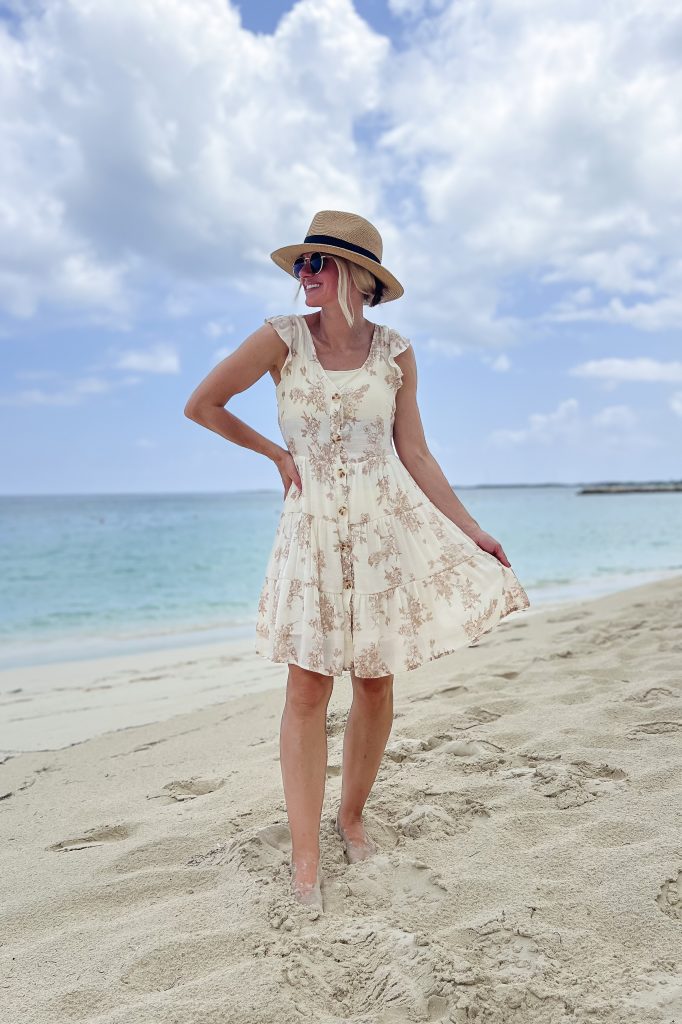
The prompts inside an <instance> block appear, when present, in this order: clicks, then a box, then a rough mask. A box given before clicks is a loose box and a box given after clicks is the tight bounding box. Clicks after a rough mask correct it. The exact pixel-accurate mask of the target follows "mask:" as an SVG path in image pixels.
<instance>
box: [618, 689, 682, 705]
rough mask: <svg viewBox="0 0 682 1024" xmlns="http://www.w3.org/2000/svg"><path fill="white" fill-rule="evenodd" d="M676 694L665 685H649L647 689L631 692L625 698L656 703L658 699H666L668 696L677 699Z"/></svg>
mask: <svg viewBox="0 0 682 1024" xmlns="http://www.w3.org/2000/svg"><path fill="white" fill-rule="evenodd" d="M678 696H679V694H677V693H675V692H674V691H673V690H670V689H669V688H668V687H667V686H651V687H649V689H648V690H640V691H639V693H631V694H630V696H629V697H626V698H625V700H631V701H634V702H635V703H636V704H658V702H659V701H661V700H667V698H668V697H674V698H676V699H677V697H678Z"/></svg>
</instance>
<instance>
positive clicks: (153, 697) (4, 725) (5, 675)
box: [0, 571, 682, 757]
mask: <svg viewBox="0 0 682 1024" xmlns="http://www.w3.org/2000/svg"><path fill="white" fill-rule="evenodd" d="M669 580H672V581H675V580H678V581H681V582H682V574H679V573H673V572H672V571H671V573H669V574H667V575H666V576H659V575H656V576H655V578H654V579H653V580H650V581H648V582H647V583H638V584H633V585H632V586H628V587H622V588H620V589H618V590H615V591H611V590H608V591H607V592H606V593H605V594H598V595H596V596H592V597H590V598H586V597H584V596H581V597H574V598H573V599H571V600H560V601H547V602H541V603H536V604H535V605H531V607H530V608H526V609H523V610H521V611H517V612H514V613H512V615H510V616H509V617H508V619H504V620H502V622H501V623H500V624H499V625H498V627H497V631H501V630H504V629H506V628H509V627H511V626H513V625H514V624H515V623H518V622H522V621H524V620H525V621H528V620H532V619H535V618H536V617H541V618H542V617H543V616H544V617H545V618H547V617H548V616H549V617H551V616H552V615H553V614H556V615H562V614H563V613H566V614H567V615H569V616H570V615H571V614H572V613H574V612H578V611H579V610H580V609H582V608H584V607H591V606H594V605H598V604H599V602H601V601H608V600H609V598H616V599H617V598H618V597H619V596H623V597H624V599H625V600H627V595H628V594H630V593H631V592H632V591H633V590H635V591H636V590H639V589H642V588H647V587H655V586H656V585H657V584H662V583H664V582H665V581H669ZM494 633H495V631H493V633H491V634H487V635H485V636H484V638H483V639H485V642H486V643H489V642H493V641H494V639H495V637H494ZM481 642H482V641H479V643H478V644H475V645H474V647H476V646H480V643H481ZM467 650H469V648H466V647H465V648H462V649H460V651H457V652H455V653H454V654H452V655H446V656H445V657H444V658H442V659H437V660H438V661H442V662H450V663H451V664H452V667H453V668H456V660H457V658H458V656H459V657H460V659H461V657H462V654H463V653H464V652H465V651H467ZM430 664H431V663H428V662H427V663H426V665H424V666H422V667H421V668H420V669H419V670H417V671H419V672H423V671H425V670H426V671H428V670H429V669H428V666H429V665H430ZM448 667H449V666H448ZM413 675H414V673H411V672H410V673H402V674H397V675H396V685H399V684H400V682H401V681H402V683H403V685H405V680H407V685H409V681H410V677H411V676H413ZM346 680H347V681H348V682H349V683H350V675H349V673H348V672H344V673H343V675H342V676H339V677H335V681H336V682H342V681H346ZM285 686H286V666H285V665H283V664H276V663H274V662H272V663H271V662H268V661H267V660H266V659H264V658H262V657H261V656H259V655H258V654H256V652H255V651H254V650H253V639H252V637H251V636H248V637H247V638H242V639H239V640H231V641H228V642H225V641H222V642H212V643H206V642H204V643H196V644H188V645H184V646H179V647H175V646H173V647H165V648H153V649H151V650H147V651H141V652H135V653H123V654H116V655H110V656H108V657H96V658H82V659H76V660H66V661H58V662H53V663H46V664H43V665H38V666H34V665H29V666H20V667H17V668H9V669H2V670H0V708H1V709H2V715H1V716H0V757H3V756H10V757H15V756H19V755H21V754H22V753H25V752H29V751H36V752H37V751H43V752H49V751H57V750H61V749H65V748H68V747H70V746H74V745H76V744H79V743H84V742H87V741H88V740H90V739H94V738H96V737H98V736H102V735H106V734H108V733H111V732H120V731H121V730H125V729H129V728H138V727H142V726H146V725H154V724H160V723H163V722H167V721H169V720H171V719H173V718H175V717H177V716H178V715H184V714H189V713H191V712H193V711H201V710H204V709H206V708H210V707H213V706H220V705H222V704H224V703H226V702H231V701H235V700H238V699H240V698H243V697H248V696H249V695H254V694H260V693H262V692H265V691H271V690H273V691H278V690H283V689H284V688H285Z"/></svg>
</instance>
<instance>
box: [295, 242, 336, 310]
mask: <svg viewBox="0 0 682 1024" xmlns="http://www.w3.org/2000/svg"><path fill="white" fill-rule="evenodd" d="M314 252H315V250H314V249H307V250H306V251H305V252H302V253H301V256H312V254H313V253H314ZM299 280H300V282H301V284H302V286H303V289H304V291H305V301H306V304H307V305H308V306H324V305H326V304H327V303H328V302H336V301H337V288H338V282H339V270H338V267H337V266H336V263H334V260H333V259H332V258H331V257H330V256H327V257H326V259H325V261H324V266H323V267H322V270H321V271H320V272H319V274H311V272H310V264H309V263H306V264H305V265H304V267H303V270H302V271H301V274H300V278H299Z"/></svg>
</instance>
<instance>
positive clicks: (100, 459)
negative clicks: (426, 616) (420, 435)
mask: <svg viewBox="0 0 682 1024" xmlns="http://www.w3.org/2000/svg"><path fill="white" fill-rule="evenodd" d="M0 95H1V96H2V103H1V106H0V153H1V154H2V157H1V158H0V435H1V436H2V441H3V443H2V453H1V455H0V493H1V494H4V495H9V494H68V493H121V492H196V491H213V492H215V491H238V490H251V489H275V490H281V480H280V477H279V473H278V471H277V469H276V467H275V466H274V465H273V463H272V462H270V461H269V460H268V459H267V458H265V457H264V456H262V455H258V454H256V453H254V452H252V451H250V450H248V449H244V448H239V447H238V446H236V445H234V444H232V443H230V442H228V441H226V440H225V439H224V438H222V437H220V436H219V435H217V434H215V433H213V432H211V431H209V430H207V429H205V428H203V427H201V426H199V425H198V424H197V423H195V422H193V421H191V420H189V419H187V417H185V416H184V413H183V410H184V405H185V402H186V400H187V398H188V397H189V395H190V394H191V392H192V391H193V390H194V388H195V387H196V385H197V384H198V383H199V382H200V381H201V380H202V379H203V378H204V377H205V376H206V374H207V373H208V372H209V371H210V370H211V369H212V367H213V366H215V365H216V363H218V362H219V361H220V360H221V359H223V358H224V357H225V356H226V355H228V354H229V353H230V352H231V351H233V350H234V349H235V348H236V347H237V346H238V345H239V344H241V342H242V341H243V340H244V339H245V338H246V337H247V336H248V335H249V334H250V333H251V332H252V331H254V330H255V329H256V328H257V327H258V326H260V325H261V324H262V322H263V320H264V318H265V317H267V316H270V315H273V314H278V313H291V312H297V313H304V312H307V311H309V310H310V309H311V308H314V307H309V306H306V303H305V299H304V298H303V297H302V296H300V297H299V298H298V299H295V298H294V295H295V291H296V283H295V282H294V280H293V278H291V277H289V276H288V275H287V274H285V273H283V272H282V271H281V270H280V269H279V268H278V267H277V266H276V265H275V264H274V262H273V261H272V260H271V259H270V255H269V254H270V252H271V251H272V250H273V249H275V248H277V247H278V246H281V245H288V244H292V243H296V242H299V241H302V240H303V238H304V236H305V233H306V231H307V228H308V225H309V224H310V221H311V220H312V218H313V216H314V214H315V212H316V211H318V210H323V209H336V210H350V211H353V212H356V213H359V214H361V215H362V216H364V217H366V218H368V219H369V220H370V221H371V222H372V223H373V224H375V225H376V226H377V228H378V229H379V231H380V232H381V235H382V238H383V244H384V254H383V262H384V264H385V265H386V266H387V267H388V268H389V269H390V270H391V272H392V273H393V274H395V276H396V277H397V278H398V279H399V280H400V281H401V282H402V284H403V286H404V288H405V294H404V295H403V297H402V298H401V299H399V300H397V301H396V302H391V303H387V304H386V305H385V306H384V305H381V306H379V307H375V308H373V309H369V308H367V307H366V309H365V312H366V316H367V319H370V320H375V321H377V322H379V323H385V324H388V325H390V326H392V327H394V328H396V329H397V330H399V331H400V332H401V334H403V335H404V336H405V337H406V338H408V339H409V340H410V341H411V342H412V345H413V349H414V352H415V357H416V361H417V370H418V391H417V399H418V403H419V408H420V412H421V417H422V421H423V423H424V428H425V433H426V439H427V443H428V445H429V448H430V451H431V452H432V454H433V455H434V456H435V458H436V459H437V460H438V462H439V464H440V466H441V467H442V469H443V471H444V473H445V475H446V477H447V478H448V480H449V481H450V482H451V483H452V484H453V486H455V487H456V486H457V485H462V486H468V485H476V484H495V483H503V484H504V483H544V482H556V483H575V482H596V481H605V480H651V479H662V480H670V479H680V478H682V459H681V456H680V453H681V452H682V352H681V346H680V328H681V326H682V242H681V239H682V173H680V168H681V167H682V2H681V0H630V2H629V3H628V4H627V5H624V4H621V3H618V2H616V0H603V2H602V3H599V4H595V3H594V2H593V0H590V2H587V0H567V2H565V3H556V2H551V3H550V2H548V0H455V2H452V0H362V2H361V0H298V2H295V3H292V2H284V0H282V2H276V0H271V2H259V0H250V2H248V3H247V2H243V3H240V4H236V3H231V2H228V0H97V3H94V4H93V3H92V2H91V0H50V2H49V4H44V3H40V2H35V0H10V2H4V3H3V2H2V0H0ZM228 408H229V410H230V411H231V412H233V413H235V415H237V416H239V417H240V418H241V419H243V420H245V421H246V422H247V423H248V424H249V425H250V426H252V427H254V428H255V429H256V430H258V431H259V432H260V433H262V434H264V435H265V436H266V437H268V438H270V439H271V440H274V441H276V442H277V443H278V444H282V443H283V440H282V437H281V434H280V433H279V428H278V426H277V410H276V404H275V394H274V386H273V382H272V379H271V378H270V376H269V374H266V375H265V377H263V378H261V379H260V380H259V381H258V382H257V383H256V384H255V385H254V386H253V387H252V388H250V389H249V390H248V391H247V392H244V393H242V394H240V395H237V396H235V398H234V399H232V400H231V401H230V403H229V405H228Z"/></svg>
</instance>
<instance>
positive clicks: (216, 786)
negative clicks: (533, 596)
mask: <svg viewBox="0 0 682 1024" xmlns="http://www.w3.org/2000/svg"><path fill="white" fill-rule="evenodd" d="M681 608H682V577H675V578H672V579H667V580H664V581H659V582H657V583H650V584H647V585H646V586H642V587H637V588H633V589H630V590H627V591H622V592H620V593H618V594H612V595H610V596H608V597H601V598H599V599H597V600H595V601H589V602H579V603H575V604H572V605H567V606H565V607H563V608H561V609H551V610H548V611H546V612H543V613H541V614H536V615H528V614H524V613H516V614H515V615H513V616H512V617H511V618H510V619H508V620H504V621H503V622H502V624H501V625H500V626H499V627H498V629H497V630H495V631H494V632H493V633H491V634H489V635H487V636H485V637H483V638H482V639H481V640H480V641H479V642H478V643H477V644H476V645H474V646H473V647H471V648H468V649H465V650H463V651H460V652H458V653H457V654H454V655H450V656H448V657H445V658H442V659H439V660H437V661H435V662H432V663H430V664H429V665H427V666H425V667H424V668H422V669H419V670H417V671H414V672H409V673H402V674H399V675H397V676H396V680H395V686H394V693H395V723H394V726H393V732H392V735H391V737H390V739H389V743H388V747H387V750H386V754H385V757H384V759H383V762H382V766H381V768H380V771H379V775H378V778H377V781H376V784H375V786H374V789H373V791H372V794H371V796H370V799H369V801H368V805H367V808H366V812H365V817H366V822H367V826H368V830H369V831H370V833H371V834H372V835H373V837H374V838H375V839H376V840H377V842H378V843H379V846H380V848H381V852H380V853H379V855H377V856H376V857H375V858H372V859H371V860H369V861H366V862H363V863H361V864H355V865H348V864H347V863H346V862H345V860H344V858H343V854H342V851H341V846H340V840H339V839H338V837H337V836H336V835H335V833H334V831H333V818H334V814H335V810H336V807H337V805H338V796H339V792H340V786H341V753H342V742H343V726H344V722H345V717H346V713H347V709H348V703H349V699H350V682H349V680H348V677H347V676H346V677H343V678H342V679H341V680H337V682H336V685H335V689H334V693H333V696H332V699H331V703H330V713H329V720H328V721H329V728H328V734H329V737H328V744H329V768H328V776H327V792H326V796H325V807H324V811H323V819H322V829H321V848H322V870H323V875H324V881H323V895H324V901H325V913H324V915H321V916H320V915H317V913H316V912H315V911H312V910H308V909H305V908H303V907H301V906H300V905H298V904H297V903H295V901H294V900H293V899H292V898H291V896H290V895H289V880H288V872H287V863H288V844H289V832H288V826H287V818H286V809H285V804H284V797H283V793H282V784H281V775H280V766H279V720H280V716H281V711H282V706H283V700H284V683H285V678H286V667H285V666H276V665H269V664H268V663H267V662H265V661H263V660H262V659H260V658H257V656H255V655H250V654H249V653H248V644H247V645H245V646H244V651H243V652H242V654H241V655H240V656H238V655H234V654H233V653H232V651H230V652H229V653H226V652H225V650H224V649H222V648H216V647H215V646H214V647H213V648H211V649H210V650H209V649H206V650H204V649H200V648H192V649H191V654H187V657H186V658H183V657H181V656H180V655H179V654H178V652H175V653H174V654H173V655H169V652H164V653H163V656H161V655H141V656H138V657H137V669H136V675H135V674H134V675H135V678H131V676H130V664H129V662H126V663H119V662H118V661H117V659H109V662H108V667H106V668H105V669H103V668H102V664H101V662H98V663H97V667H96V668H94V666H95V663H90V664H89V663H71V665H70V666H50V667H49V668H46V669H45V670H44V671H45V673H46V675H45V680H46V681H45V685H44V686H43V687H42V689H41V688H39V689H41V693H42V697H41V698H40V700H38V699H37V697H36V692H35V687H33V688H32V689H31V688H30V687H28V685H27V686H26V690H25V694H24V697H25V699H24V704H25V708H24V711H25V713H23V714H22V708H21V704H17V703H16V700H17V699H19V700H20V701H21V698H22V695H21V694H14V699H13V701H12V702H11V703H7V698H8V689H9V688H11V687H8V686H7V683H8V681H11V680H10V677H9V676H8V675H7V674H6V673H3V685H2V687H1V688H2V691H3V695H4V700H5V713H6V716H7V713H11V715H12V724H13V733H14V735H15V737H16V736H17V735H18V734H17V733H16V729H21V730H22V732H21V737H20V740H19V739H15V740H14V745H15V746H16V747H17V748H18V747H21V746H22V745H23V744H24V742H25V741H28V740H30V738H31V736H32V735H33V734H35V736H39V737H40V741H41V742H42V744H43V745H44V746H60V745H61V744H63V743H69V742H70V743H73V744H74V745H72V746H69V747H65V748H64V749H56V750H35V749H34V750H31V751H29V752H26V753H22V754H18V755H17V756H11V757H8V758H7V759H6V760H5V761H4V763H3V764H2V765H1V766H0V773H1V775H0V796H1V797H2V799H0V816H1V818H0V822H1V827H2V837H3V841H2V863H1V867H2V871H1V872H0V880H1V881H0V885H1V886H2V911H1V914H0V936H1V939H2V947H1V949H0V955H1V957H2V983H1V984H2V992H1V993H0V1007H1V1006H4V1009H0V1020H2V1022H3V1024H4V1022H5V1021H7V1022H8V1024H9V1022H11V1024H15V1022H16V1024H29V1022H34V1021H35V1022H40V1024H42V1022H45V1024H47V1022H50V1024H52V1022H59V1024H62V1022H70V1021H88V1022H107V1024H109V1022H111V1024H114V1022H115V1024H124V1022H125V1024H128V1022H136V1024H137V1022H140V1024H142V1022H144V1024H155V1022H162V1021H163V1022H174V1024H180V1022H182V1024H185V1022H187V1024H190V1022H191V1024H214V1022H215V1024H218V1022H220V1024H225V1022H229V1024H242V1022H244V1024H246V1022H248V1024H269V1022H275V1021H276V1022H277V1024H282V1022H283V1024H288V1022H290V1021H314V1022H332V1021H334V1022H341V1021H351V1022H353V1024H370V1022H371V1024H374V1022H381V1024H388V1022H391V1024H393V1022H412V1021H421V1020H424V1021H427V1020H428V1021H438V1020H442V1021H452V1022H456V1024H460V1022H461V1024H464V1022H470V1021H476V1022H477V1024H506V1022H514V1024H516V1022H518V1024H568V1022H571V1024H592V1022H594V1024H597V1022H599V1024H613V1022H618V1024H626V1022H627V1024H632V1022H637V1024H639V1022H649V1021H656V1022H665V1024H672V1022H676V1021H682V964H681V960H682V833H681V831H680V825H681V824H682V800H681V799H680V794H681V790H682V770H681V762H682V678H681V677H682V615H681V614H680V609H681ZM232 657H237V660H235V661H229V660H228V659H230V658H232ZM187 661H191V663H192V664H191V665H189V664H187V663H186V662H187ZM74 664H76V665H80V668H74ZM21 672H22V670H17V669H15V670H12V680H14V681H15V682H16V680H17V676H16V673H20V674H21ZM55 672H59V673H60V675H59V676H55V675H54V673H55ZM93 673H94V674H93ZM164 673H165V674H164ZM33 674H34V675H35V670H33ZM150 675H152V676H153V675H160V678H157V679H149V678H145V677H148V676H150ZM233 677H234V678H233ZM25 678H26V682H27V683H28V676H26V677H25ZM237 678H238V680H239V685H240V686H248V687H251V688H252V690H253V692H251V693H249V694H247V695H246V696H241V697H238V698H236V699H232V700H228V701H226V700H224V697H225V696H226V695H228V694H229V693H230V692H233V691H232V690H231V687H232V685H233V683H234V680H235V679H237ZM55 679H58V680H60V681H61V685H62V686H63V687H64V689H63V690H62V691H60V692H59V693H57V694H54V695H51V694H50V691H51V689H52V688H53V687H54V684H55ZM122 682H125V683H126V684H128V685H125V686H122V685H121V684H122ZM20 686H21V683H20V682H19V683H17V688H19V687H20ZM130 686H133V690H132V691H131V689H130ZM183 687H184V688H185V690H184V692H185V693H186V694H187V698H188V699H191V700H192V701H193V702H194V703H196V700H197V696H199V697H203V699H214V698H215V699H216V700H221V701H222V703H215V704H213V705H212V706H208V707H205V708H204V709H203V710H201V711H192V712H189V713H185V714H179V715H178V714H175V715H173V717H170V718H165V720H163V721H157V722H156V724H146V725H137V726H134V727H128V728H119V726H120V723H121V721H129V720H130V719H129V718H127V719H126V718H125V716H124V711H123V710H122V708H124V707H125V715H129V714H130V708H131V704H134V705H135V706H139V708H140V715H141V718H140V721H143V720H144V719H145V717H151V716H154V715H155V716H156V717H157V718H159V719H160V718H162V717H164V716H165V715H166V713H167V710H168V708H169V707H170V708H173V709H177V707H178V704H177V701H179V700H181V699H182V694H183ZM267 687H276V688H275V689H272V688H270V689H267ZM29 690H30V692H29ZM258 690H260V692H256V691H258ZM164 692H165V694H166V695H167V701H166V703H164V700H163V694H164ZM84 693H87V694H88V698H87V699H91V700H92V701H93V705H92V706H93V708H94V710H93V711H92V714H93V715H94V714H96V713H97V714H99V719H98V722H99V726H98V727H100V728H101V724H102V717H101V716H102V711H103V708H104V710H105V712H106V713H107V714H108V715H109V716H110V717H109V719H108V722H109V725H108V727H109V728H110V729H115V730H116V731H113V732H108V733H106V734H104V735H100V736H97V737H96V738H94V739H89V740H86V741H84V742H76V739H77V738H78V736H79V733H80V734H81V735H85V734H87V731H88V730H90V731H92V729H93V726H94V724H95V720H94V718H92V717H90V718H88V712H87V711H82V710H79V701H80V705H82V704H83V696H84ZM131 693H132V694H133V700H132V701H131ZM209 693H210V694H211V696H210V697H209ZM102 702H104V703H102ZM64 709H66V710H64ZM117 709H118V710H117ZM60 718H61V719H62V721H61V723H60ZM22 721H23V724H21V722H22ZM48 736H50V737H51V738H52V742H51V743H45V738H46V737H48ZM26 745H30V744H29V743H27V744H26ZM3 746H4V749H11V743H8V742H7V737H3Z"/></svg>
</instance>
